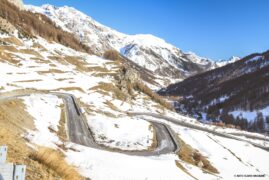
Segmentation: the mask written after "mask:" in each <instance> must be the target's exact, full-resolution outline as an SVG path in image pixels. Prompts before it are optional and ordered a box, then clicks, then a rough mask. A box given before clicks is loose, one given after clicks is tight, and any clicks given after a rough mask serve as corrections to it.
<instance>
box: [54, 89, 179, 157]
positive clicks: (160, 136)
mask: <svg viewBox="0 0 269 180" xmlns="http://www.w3.org/2000/svg"><path fill="white" fill-rule="evenodd" d="M52 94H54V95H57V96H58V97H60V98H62V99H63V100H64V104H65V107H66V120H67V129H68V130H67V131H68V133H67V134H68V137H69V140H70V141H71V142H73V143H76V144H80V145H84V146H88V147H92V148H97V149H103V150H109V148H108V147H104V146H102V145H100V144H98V143H96V142H95V140H94V137H93V135H92V133H91V131H90V129H89V127H88V124H87V121H86V119H85V117H84V116H83V114H82V113H81V111H80V108H79V107H78V105H77V103H76V99H75V97H74V96H73V95H71V94H63V93H52ZM150 123H151V124H152V125H153V127H154V129H155V131H156V140H157V147H156V148H155V149H154V150H153V151H146V150H145V151H123V150H118V149H117V150H116V151H118V152H121V153H125V154H129V155H136V156H154V155H160V154H168V153H175V152H177V151H179V144H178V142H177V141H176V138H175V135H174V133H173V131H172V130H171V129H170V127H168V126H167V125H165V124H163V123H158V122H150Z"/></svg>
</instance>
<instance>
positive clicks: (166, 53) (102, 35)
mask: <svg viewBox="0 0 269 180" xmlns="http://www.w3.org/2000/svg"><path fill="white" fill-rule="evenodd" d="M26 9H28V10H29V11H32V12H38V13H42V14H44V15H46V16H48V17H49V18H51V20H52V21H54V22H56V24H58V25H59V26H60V27H61V28H62V29H64V30H66V31H69V32H72V33H73V34H75V36H76V37H77V38H78V39H80V40H81V42H83V43H85V44H87V45H89V46H90V47H91V48H92V49H93V51H94V52H95V53H96V54H99V55H101V54H103V53H104V52H105V51H106V50H110V49H116V50H117V51H118V52H120V53H121V54H122V55H124V56H126V57H127V58H129V59H130V60H132V61H133V62H135V63H137V64H138V65H140V66H142V67H144V68H146V69H148V70H150V71H152V72H154V73H156V75H160V76H165V77H166V76H168V77H169V78H170V79H174V80H175V79H177V80H182V79H184V78H186V77H188V76H191V75H194V74H197V73H201V72H204V71H207V70H210V69H214V68H216V67H220V66H223V65H224V64H225V63H224V62H220V63H218V62H215V61H212V60H210V59H207V58H201V57H199V56H197V55H196V54H194V53H184V52H182V50H180V49H178V48H177V47H175V46H173V45H171V44H170V43H167V42H165V40H163V39H161V38H158V37H155V36H153V35H150V34H137V35H127V34H124V33H120V32H118V31H116V30H114V29H112V28H109V27H107V26H104V25H102V24H101V23H99V22H97V21H95V20H94V19H92V18H91V17H89V16H88V15H86V14H84V13H82V12H80V11H78V10H76V9H75V8H73V7H68V6H64V7H55V6H52V5H49V4H46V5H43V6H41V7H36V6H32V5H27V6H26ZM76 17H80V18H76ZM190 54H191V55H190ZM227 63H229V61H227Z"/></svg>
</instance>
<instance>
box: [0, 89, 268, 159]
mask: <svg viewBox="0 0 269 180" xmlns="http://www.w3.org/2000/svg"><path fill="white" fill-rule="evenodd" d="M31 94H42V93H31ZM47 94H53V95H56V96H58V97H59V98H62V99H63V101H64V104H65V114H66V116H65V117H66V122H67V136H68V139H69V140H70V141H71V142H73V143H76V144H80V145H83V146H87V147H92V148H96V149H100V150H107V151H113V152H120V153H124V154H128V155H136V156H155V155H161V154H168V153H177V152H178V151H180V144H179V143H178V141H177V137H176V135H175V133H174V132H173V130H172V129H171V128H170V127H169V126H168V125H167V124H165V123H161V122H157V121H153V120H147V121H148V122H150V123H151V124H152V126H153V127H154V129H155V131H156V140H157V147H156V148H154V150H151V151H149V150H143V151H124V150H119V149H111V148H109V147H106V146H103V145H100V144H98V143H97V142H95V140H94V137H93V135H92V133H91V130H90V128H89V126H88V124H87V120H86V119H85V116H84V115H83V114H82V113H81V110H80V108H79V106H78V104H77V102H76V98H75V97H74V96H73V95H72V94H66V93H57V92H50V93H47ZM29 95H30V94H20V95H13V96H12V95H10V96H8V97H7V96H5V97H0V101H9V100H12V99H16V98H20V97H23V96H29ZM127 114H128V115H130V116H150V117H154V118H158V119H163V120H166V121H168V122H172V123H174V124H177V125H180V126H183V127H187V128H192V129H195V130H200V131H204V132H208V133H211V134H213V135H216V136H220V137H225V138H230V139H235V140H239V141H244V142H247V143H249V144H252V145H253V146H256V147H258V148H261V149H263V150H266V151H269V147H265V146H262V145H260V144H257V143H255V142H251V141H248V140H245V139H241V138H238V137H236V136H245V137H247V138H250V139H254V140H257V139H260V140H265V141H269V140H268V139H267V138H257V137H256V136H253V135H246V134H243V133H242V134H240V133H236V134H233V135H232V134H228V133H222V132H217V131H215V130H212V129H209V128H206V127H202V126H199V125H195V124H191V123H188V122H185V121H181V120H178V119H175V118H172V117H168V116H164V115H160V114H154V113H144V112H128V113H127Z"/></svg>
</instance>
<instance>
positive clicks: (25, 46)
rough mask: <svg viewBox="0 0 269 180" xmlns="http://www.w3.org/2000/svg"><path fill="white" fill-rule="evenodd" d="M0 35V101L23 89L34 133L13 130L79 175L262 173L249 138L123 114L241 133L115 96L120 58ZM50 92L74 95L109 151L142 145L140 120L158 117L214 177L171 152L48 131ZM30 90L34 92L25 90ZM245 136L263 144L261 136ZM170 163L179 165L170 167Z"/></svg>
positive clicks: (54, 105)
mask: <svg viewBox="0 0 269 180" xmlns="http://www.w3.org/2000/svg"><path fill="white" fill-rule="evenodd" d="M0 38H1V41H2V42H4V43H3V44H5V45H1V46H0V48H1V53H0V77H1V81H0V99H2V98H5V97H8V96H16V95H20V94H28V95H26V96H24V97H20V98H22V99H23V103H24V104H25V107H26V108H25V111H27V112H28V113H29V114H30V115H31V116H32V120H33V122H34V125H35V129H34V130H27V131H26V133H23V134H21V135H22V136H23V137H25V138H26V139H27V140H29V142H27V145H29V146H31V147H34V148H36V147H38V146H46V147H51V148H54V149H57V150H59V151H62V152H63V153H65V155H66V160H67V161H68V162H69V163H70V164H72V165H74V166H75V167H76V168H77V169H78V171H79V172H80V173H81V174H82V175H84V176H85V177H89V178H91V179H94V180H99V179H100V180H102V179H112V180H114V179H123V180H126V179H135V180H137V179H138V180H140V179H141V180H142V179H143V180H144V179H154V180H156V179H165V180H167V179H168V180H169V179H171V180H174V179H193V177H195V178H197V179H212V180H213V179H221V178H222V179H233V177H234V175H235V174H245V173H251V174H254V175H255V174H258V175H265V178H268V174H269V170H268V168H266V167H267V166H266V165H267V164H266V163H267V162H268V161H269V159H268V157H269V156H268V152H267V151H265V150H262V149H260V148H257V147H254V146H253V145H251V144H250V143H247V142H245V141H239V140H233V139H228V138H221V137H218V136H214V135H212V134H210V133H207V132H203V131H199V130H193V129H190V128H185V127H183V126H179V125H177V124H174V123H171V122H168V121H166V120H165V119H154V118H151V117H148V116H141V117H132V116H129V115H128V113H127V112H130V111H134V112H153V113H156V114H162V115H166V116H171V117H174V118H175V119H177V120H178V121H184V122H188V123H192V124H195V125H197V126H201V127H207V128H208V129H211V130H215V131H218V132H222V133H228V132H234V133H242V131H239V130H236V129H228V128H221V127H215V126H211V125H205V124H201V123H199V122H197V121H196V120H195V119H192V118H188V117H185V116H182V115H179V114H177V113H176V112H173V111H170V110H168V109H166V108H164V107H163V106H161V105H160V104H158V103H156V102H155V101H153V100H152V99H151V98H149V97H148V96H146V95H145V94H143V93H140V92H134V98H132V99H130V100H129V101H128V100H126V99H122V97H125V96H124V95H125V94H121V93H122V92H121V91H117V90H115V89H117V84H116V81H115V78H114V76H115V74H118V72H119V69H120V68H121V65H120V63H117V62H115V61H110V60H106V59H103V58H100V57H97V56H94V55H89V54H86V53H81V52H77V51H74V50H72V49H69V48H67V47H64V46H62V45H59V44H56V43H50V42H47V41H46V40H44V39H42V38H36V39H26V38H22V39H21V38H18V36H17V35H16V34H15V36H13V35H7V34H5V33H2V34H0ZM55 91H57V92H63V93H71V94H74V95H75V96H76V97H77V99H78V104H79V105H80V106H81V107H82V108H83V109H84V110H85V113H84V114H85V116H86V118H87V122H88V124H89V127H90V128H91V130H92V131H93V132H94V133H95V137H94V138H95V140H96V141H97V142H98V143H100V144H102V145H104V146H106V147H110V148H112V149H113V148H120V149H124V150H145V149H147V148H148V147H149V146H150V145H151V143H152V139H153V137H152V129H151V128H150V123H149V122H148V121H145V120H151V121H152V120H154V121H158V122H162V123H165V124H167V125H169V126H170V127H171V129H172V130H173V131H174V132H175V135H176V136H177V137H178V138H181V139H182V140H184V142H186V143H187V144H189V145H190V146H192V147H193V148H194V149H197V151H199V152H200V153H201V154H202V155H203V156H205V157H207V159H208V160H209V161H210V162H211V164H212V165H213V166H214V167H215V168H216V169H217V170H218V171H219V174H211V173H206V172H205V171H204V170H203V169H201V168H199V167H198V166H197V165H196V164H190V163H187V162H186V161H184V160H183V159H182V158H180V157H179V156H178V155H177V154H175V153H169V154H164V155H159V156H151V157H141V156H130V155H126V154H123V153H119V152H117V151H106V150H100V149H94V148H91V147H85V146H80V145H77V144H74V143H71V142H66V141H62V140H61V139H60V138H59V137H58V135H57V132H56V131H57V130H58V129H59V128H58V126H59V124H60V118H61V108H60V106H61V105H62V103H63V101H62V99H61V98H60V97H57V96H55V95H51V94H46V93H49V92H55ZM33 92H34V93H35V94H31V93H33ZM29 94H31V95H29ZM119 94H120V95H121V96H118V95H119ZM0 106H1V103H0ZM48 112H49V113H48ZM21 128H23V129H25V127H21ZM244 133H245V134H246V135H253V136H257V137H263V136H261V135H257V134H253V133H246V132H244ZM100 137H103V138H100ZM263 138H265V137H263ZM253 141H255V142H256V143H259V144H261V145H263V146H265V147H268V140H259V139H257V140H253ZM62 147H64V148H62ZM242 150H244V153H242ZM216 152H217V153H216ZM254 155H255V156H254ZM26 158H28V157H26ZM239 159H240V160H239ZM176 162H177V164H178V163H180V164H181V166H182V167H183V168H182V167H178V166H177V165H176Z"/></svg>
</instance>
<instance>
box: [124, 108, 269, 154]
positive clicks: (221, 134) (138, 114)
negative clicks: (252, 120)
mask: <svg viewBox="0 0 269 180" xmlns="http://www.w3.org/2000/svg"><path fill="white" fill-rule="evenodd" d="M128 114H129V115H131V116H151V117H154V118H157V119H164V120H167V121H169V122H172V123H174V124H177V125H180V126H184V127H187V128H192V129H196V130H200V131H204V132H208V133H211V134H214V135H216V136H220V137H225V138H230V139H235V140H239V141H244V142H247V143H250V144H252V145H253V146H256V147H258V148H261V149H263V150H266V151H269V147H264V146H262V145H260V144H257V143H255V142H251V141H248V140H244V139H241V138H238V137H236V136H245V137H247V138H249V139H254V140H255V139H260V140H265V141H269V140H268V139H265V138H259V137H256V136H252V135H246V134H243V133H242V134H240V133H231V134H227V133H223V132H217V131H215V130H212V129H209V128H205V127H201V126H199V125H195V124H191V123H188V122H185V121H182V120H179V119H174V118H171V117H168V116H164V115H159V114H154V113H143V112H128ZM232 134H233V135H236V136H233V135H232Z"/></svg>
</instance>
